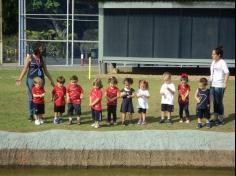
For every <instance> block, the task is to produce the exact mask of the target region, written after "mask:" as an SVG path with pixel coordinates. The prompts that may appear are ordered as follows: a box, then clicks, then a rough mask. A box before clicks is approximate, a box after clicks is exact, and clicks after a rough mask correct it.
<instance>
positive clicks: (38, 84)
mask: <svg viewBox="0 0 236 176" xmlns="http://www.w3.org/2000/svg"><path fill="white" fill-rule="evenodd" d="M33 81H34V87H33V88H32V96H33V99H32V101H33V104H34V117H35V125H40V124H43V114H44V113H45V106H44V96H45V90H44V88H43V87H42V83H43V81H42V79H41V78H40V77H35V78H34V79H33Z"/></svg>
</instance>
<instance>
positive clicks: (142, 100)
mask: <svg viewBox="0 0 236 176" xmlns="http://www.w3.org/2000/svg"><path fill="white" fill-rule="evenodd" d="M137 96H145V97H139V98H138V106H137V108H142V109H148V108H149V106H148V99H147V98H146V97H149V96H150V94H149V91H148V90H142V89H139V90H137Z"/></svg>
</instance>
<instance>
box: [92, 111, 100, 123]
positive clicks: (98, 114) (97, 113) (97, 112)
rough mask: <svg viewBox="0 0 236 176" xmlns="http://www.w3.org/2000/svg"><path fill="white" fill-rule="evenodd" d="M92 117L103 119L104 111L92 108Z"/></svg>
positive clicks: (97, 119) (96, 119)
mask: <svg viewBox="0 0 236 176" xmlns="http://www.w3.org/2000/svg"><path fill="white" fill-rule="evenodd" d="M92 118H93V120H95V121H102V111H96V110H94V109H92Z"/></svg>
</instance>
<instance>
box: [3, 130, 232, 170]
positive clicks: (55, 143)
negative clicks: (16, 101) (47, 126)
mask: <svg viewBox="0 0 236 176" xmlns="http://www.w3.org/2000/svg"><path fill="white" fill-rule="evenodd" d="M0 141H1V142H0V165H2V166H11V165H21V166H82V167H84V166H85V167H87V166H127V167H131V166H132V167H138V166H142V167H160V166H161V167H164V166H181V167H186V166H188V167H191V166H194V167H235V133H222V132H205V131H191V130H175V131H171V130H167V131H160V130H156V131H155V130H153V131H113V132H95V131H66V130H50V131H44V132H34V133H11V132H3V131H2V132H0Z"/></svg>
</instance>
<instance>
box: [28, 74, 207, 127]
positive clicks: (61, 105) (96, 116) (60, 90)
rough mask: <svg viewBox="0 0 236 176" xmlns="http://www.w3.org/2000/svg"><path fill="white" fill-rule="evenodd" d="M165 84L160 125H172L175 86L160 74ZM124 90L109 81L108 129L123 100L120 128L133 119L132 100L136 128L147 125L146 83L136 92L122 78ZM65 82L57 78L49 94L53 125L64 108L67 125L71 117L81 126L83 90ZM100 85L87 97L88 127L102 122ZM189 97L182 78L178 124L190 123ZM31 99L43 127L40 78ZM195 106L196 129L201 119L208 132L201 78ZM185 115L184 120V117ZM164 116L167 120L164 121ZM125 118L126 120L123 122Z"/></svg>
mask: <svg viewBox="0 0 236 176" xmlns="http://www.w3.org/2000/svg"><path fill="white" fill-rule="evenodd" d="M163 78H164V83H163V84H162V86H161V89H160V94H161V120H160V123H165V122H166V123H168V124H172V123H173V122H172V120H171V113H172V112H173V111H174V94H175V92H176V90H175V85H174V84H173V83H172V81H171V74H170V73H169V72H165V73H164V74H163ZM123 83H124V88H123V89H121V90H120V89H119V88H118V81H117V78H116V77H110V78H109V79H108V87H107V89H106V91H105V97H106V102H107V125H108V126H110V125H117V104H118V99H120V98H121V99H122V103H121V109H120V112H121V113H122V120H121V123H122V125H128V124H130V123H132V115H133V113H134V106H133V98H137V109H138V113H139V114H140V117H139V121H138V125H145V124H146V113H147V110H148V109H149V105H148V99H149V98H150V93H149V83H148V81H146V80H140V81H139V89H138V90H137V91H135V90H134V89H133V88H132V84H133V79H132V78H125V79H124V81H123ZM64 84H65V78H64V77H63V76H60V77H58V78H57V85H56V86H54V88H53V91H52V101H53V102H54V113H55V114H54V120H53V122H54V123H55V124H59V123H61V122H62V115H63V113H64V112H65V105H66V104H67V112H68V116H69V125H71V124H72V123H73V115H75V116H77V124H78V125H80V123H81V102H82V99H83V98H84V90H83V88H82V87H81V86H80V85H79V84H78V77H77V76H76V75H73V76H72V77H71V78H70V83H69V85H67V87H64ZM102 88H103V85H102V81H101V79H98V78H97V79H95V80H94V81H93V88H92V89H91V91H90V94H89V106H90V107H91V113H92V120H93V124H92V125H91V126H93V127H95V128H100V122H101V121H102V109H103V108H102V99H103V90H102ZM189 93H190V86H189V84H188V75H187V74H182V75H181V82H180V84H179V85H178V94H179V95H178V103H179V116H180V121H179V122H180V123H183V122H184V121H185V122H186V123H190V116H189ZM32 96H33V103H34V114H35V125H40V124H42V123H43V119H42V115H43V114H44V109H45V107H44V97H45V90H44V88H43V86H42V80H41V78H39V77H36V78H34V87H33V88H32ZM195 99H196V102H197V107H196V110H197V117H198V124H197V127H198V128H202V127H203V125H202V118H206V119H207V120H206V127H207V128H211V123H210V90H209V89H208V88H207V79H206V78H201V79H200V81H199V88H198V89H197V91H196V93H195ZM183 113H185V118H184V116H183ZM165 116H166V117H167V120H165ZM126 118H128V120H126Z"/></svg>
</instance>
